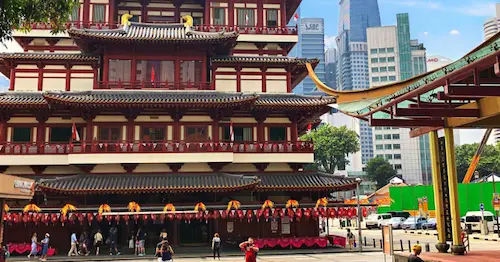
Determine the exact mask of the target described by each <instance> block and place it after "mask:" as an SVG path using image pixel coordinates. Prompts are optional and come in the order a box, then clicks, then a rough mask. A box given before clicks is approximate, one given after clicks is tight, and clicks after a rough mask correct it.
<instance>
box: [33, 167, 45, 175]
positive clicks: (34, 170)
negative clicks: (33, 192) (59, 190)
mask: <svg viewBox="0 0 500 262" xmlns="http://www.w3.org/2000/svg"><path fill="white" fill-rule="evenodd" d="M30 167H31V169H32V170H33V172H35V175H37V176H39V175H41V174H42V173H43V171H45V169H46V168H47V166H44V165H41V166H35V165H31V166H30Z"/></svg>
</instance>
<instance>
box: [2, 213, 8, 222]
mask: <svg viewBox="0 0 500 262" xmlns="http://www.w3.org/2000/svg"><path fill="white" fill-rule="evenodd" d="M2 219H3V221H4V222H6V221H7V214H3V218H2Z"/></svg>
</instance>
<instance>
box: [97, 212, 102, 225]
mask: <svg viewBox="0 0 500 262" xmlns="http://www.w3.org/2000/svg"><path fill="white" fill-rule="evenodd" d="M102 219H103V217H102V215H101V214H97V221H98V222H99V223H101V222H102Z"/></svg>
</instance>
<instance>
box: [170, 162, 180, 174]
mask: <svg viewBox="0 0 500 262" xmlns="http://www.w3.org/2000/svg"><path fill="white" fill-rule="evenodd" d="M167 165H168V167H170V169H172V172H174V173H177V172H179V170H180V169H181V167H182V166H183V165H184V164H183V163H169V164H167Z"/></svg>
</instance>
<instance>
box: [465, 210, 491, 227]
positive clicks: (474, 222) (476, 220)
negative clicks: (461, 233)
mask: <svg viewBox="0 0 500 262" xmlns="http://www.w3.org/2000/svg"><path fill="white" fill-rule="evenodd" d="M481 217H484V220H486V223H487V225H488V231H490V232H494V231H498V226H497V225H496V218H495V215H493V213H491V212H490V211H484V212H481V211H469V212H467V213H465V217H463V218H464V222H463V223H461V224H462V227H463V228H464V229H470V230H471V231H477V232H479V231H481Z"/></svg>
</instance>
